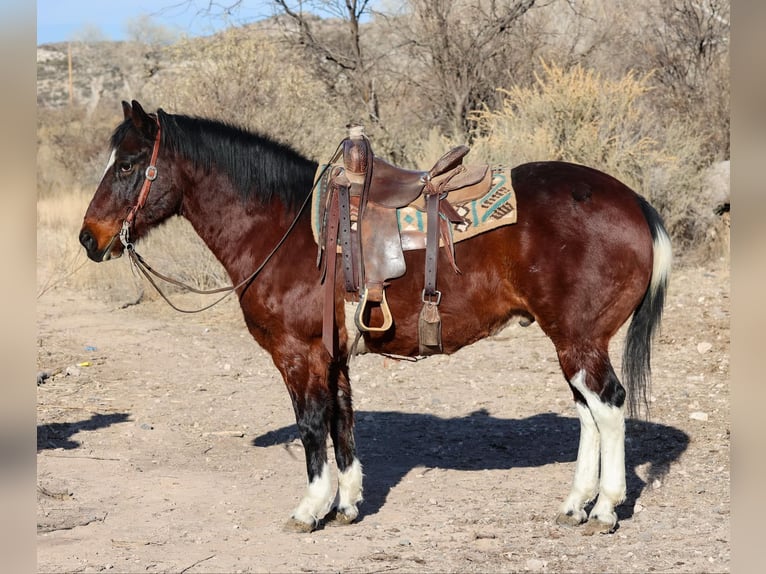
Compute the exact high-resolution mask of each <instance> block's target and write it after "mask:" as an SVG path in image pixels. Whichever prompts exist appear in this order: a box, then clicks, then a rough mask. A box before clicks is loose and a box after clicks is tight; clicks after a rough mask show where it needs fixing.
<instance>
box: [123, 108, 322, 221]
mask: <svg viewBox="0 0 766 574" xmlns="http://www.w3.org/2000/svg"><path fill="white" fill-rule="evenodd" d="M158 117H159V119H160V125H161V126H162V147H163V149H165V150H167V151H169V152H171V153H176V154H178V155H179V156H180V157H183V158H185V159H187V160H189V161H191V162H192V163H194V165H195V166H197V167H199V168H201V169H203V170H204V171H205V172H206V173H209V172H210V171H211V170H212V169H213V168H215V169H217V170H220V171H221V172H222V173H225V174H226V175H228V176H229V178H231V180H232V182H233V183H234V186H235V188H236V189H237V190H238V191H239V193H240V194H241V195H242V197H243V198H244V199H257V200H259V201H261V202H262V203H264V204H267V203H269V202H270V201H271V200H272V199H274V198H277V199H279V200H281V201H282V202H283V203H284V204H285V205H287V206H289V207H292V208H295V207H296V206H299V205H300V204H301V203H302V202H303V200H304V199H305V198H306V195H307V194H308V193H309V192H310V190H311V185H312V182H313V177H314V173H315V172H316V168H317V164H316V163H315V162H313V161H311V160H309V159H307V158H305V157H303V156H302V155H300V154H299V153H298V152H296V151H295V150H294V149H292V148H291V147H290V146H288V145H285V144H282V143H279V142H277V141H275V140H272V139H269V138H268V137H265V136H262V135H259V134H255V133H251V132H248V131H246V130H244V129H242V128H239V127H236V126H233V125H230V124H227V123H224V122H220V121H216V120H210V119H205V118H198V117H190V116H185V115H175V114H173V115H171V114H167V113H165V112H163V111H162V110H159V112H158ZM130 126H131V123H130V120H126V121H125V122H123V123H122V124H121V125H120V126H119V127H118V128H117V129H116V130H115V132H114V134H113V135H112V139H111V144H112V147H113V148H114V147H116V146H117V145H118V144H119V143H120V142H121V141H122V139H123V138H124V137H125V135H126V133H127V131H128V129H130Z"/></svg>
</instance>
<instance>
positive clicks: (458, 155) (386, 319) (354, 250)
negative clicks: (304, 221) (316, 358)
mask: <svg viewBox="0 0 766 574" xmlns="http://www.w3.org/2000/svg"><path fill="white" fill-rule="evenodd" d="M469 151H470V148H468V147H467V146H462V145H461V146H457V147H455V148H453V149H451V150H450V151H448V152H447V153H446V154H444V155H443V156H442V157H441V158H440V159H439V160H438V161H437V162H436V164H435V165H434V166H433V167H432V168H431V169H430V170H428V171H418V170H408V169H403V168H400V167H397V166H395V165H392V164H390V163H387V162H386V161H384V160H382V159H380V158H378V157H375V156H374V154H373V152H372V147H371V145H370V142H369V139H368V138H367V137H366V136H365V134H364V130H363V128H362V127H361V126H358V125H353V126H349V131H348V137H347V138H346V139H344V140H343V141H342V142H341V145H340V146H339V148H338V152H337V153H336V155H335V158H333V161H332V162H331V164H330V165H329V166H328V167H327V168H326V170H325V172H324V173H325V176H324V177H326V185H325V186H324V188H325V189H326V195H325V196H323V197H322V198H321V206H322V207H321V213H320V215H319V217H320V221H321V223H320V230H319V240H318V243H319V253H318V257H317V265H321V274H322V281H323V283H324V286H325V291H324V316H323V341H324V344H325V346H326V348H327V349H328V351H329V352H330V354H331V356H334V355H335V351H336V349H337V339H336V338H335V304H334V302H335V267H336V256H337V253H338V252H340V253H341V258H342V268H343V277H344V282H345V288H346V291H347V292H349V293H354V294H356V296H358V298H359V306H358V307H357V310H356V314H355V316H354V322H355V324H356V326H357V328H358V329H359V331H360V333H361V332H385V331H387V330H388V329H390V328H391V326H392V324H393V315H392V313H391V310H390V308H389V306H388V302H387V301H386V290H385V288H386V286H387V285H388V281H389V280H391V279H395V278H397V277H401V276H402V275H404V274H405V272H406V270H407V267H406V264H405V260H404V253H403V251H404V250H409V249H425V252H426V253H425V255H426V263H425V278H424V287H423V292H422V302H423V308H422V310H421V313H420V319H419V329H418V335H419V339H420V353H421V354H423V355H428V354H433V353H437V352H440V351H441V317H440V314H439V310H438V305H439V303H440V302H441V292H440V291H438V290H437V289H436V272H437V261H438V254H439V245H440V243H441V244H443V245H444V246H445V248H446V251H447V255H448V258H449V261H450V264H451V266H452V268H453V269H454V270H455V272H456V273H460V270H459V269H458V267H457V265H456V263H455V256H454V246H453V244H452V233H451V230H450V224H452V223H463V222H464V219H463V217H461V216H460V215H459V214H458V213H457V212H456V211H455V209H454V208H453V206H452V205H451V204H450V202H449V201H448V197H449V194H450V192H453V191H456V190H458V189H461V190H465V189H466V188H469V187H473V188H476V190H475V194H474V195H477V196H478V195H480V194H482V193H485V192H486V191H487V190H488V189H489V186H490V180H491V177H490V175H491V174H490V173H489V166H488V165H472V166H464V165H462V161H463V157H464V156H465V155H466V154H467V153H468V152H469ZM469 191H470V190H469ZM410 204H413V205H416V206H418V205H419V208H420V209H421V210H423V211H425V213H426V233H425V241H424V242H423V241H422V239H421V240H418V239H413V238H412V237H409V238H406V237H403V236H402V234H401V233H400V230H399V224H398V221H397V209H399V208H403V207H406V206H408V205H410ZM323 252H324V257H323ZM328 268H329V269H330V272H329V273H328V272H327V270H328ZM374 305H377V306H379V307H380V310H381V312H382V316H383V321H382V323H381V324H380V325H371V324H370V321H369V310H370V307H371V306H374Z"/></svg>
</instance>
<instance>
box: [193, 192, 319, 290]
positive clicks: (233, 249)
mask: <svg viewBox="0 0 766 574" xmlns="http://www.w3.org/2000/svg"><path fill="white" fill-rule="evenodd" d="M182 214H183V216H184V217H185V218H186V219H187V220H188V221H189V222H190V223H191V225H192V227H194V229H195V231H196V232H197V234H198V235H199V236H200V238H201V239H202V240H203V241H204V242H205V244H206V245H207V247H208V248H209V249H210V250H211V251H212V252H213V254H214V255H215V256H216V258H217V259H218V260H219V261H220V262H221V264H222V265H223V266H224V268H225V269H226V271H227V272H228V274H229V276H230V277H231V279H232V281H234V282H239V281H241V280H243V279H244V278H246V277H247V276H248V275H250V274H251V273H252V272H253V271H255V269H256V268H257V267H258V266H259V265H260V264H261V263H262V262H263V261H264V260H265V259H266V258H267V257H268V256H269V253H270V252H271V251H272V250H273V249H274V248H275V247H276V246H277V244H278V243H279V242H280V240H281V239H282V237H283V236H284V235H285V234H286V233H287V230H288V228H289V227H290V225H291V223H292V222H293V220H294V219H295V217H296V214H295V213H291V210H289V209H287V208H286V207H285V206H284V205H282V204H281V203H280V202H279V201H278V200H274V201H273V202H272V205H269V206H268V207H265V206H260V205H258V204H257V203H255V200H245V199H243V198H242V197H241V196H240V195H239V194H238V193H237V192H236V191H234V190H233V189H232V188H231V186H230V185H229V184H228V183H226V184H221V183H220V180H219V181H216V182H215V183H213V182H212V181H207V178H206V179H204V180H202V181H200V183H199V184H198V185H196V186H194V187H193V188H187V191H186V192H185V194H184V204H183V209H182ZM303 227H306V228H308V225H304V226H301V225H297V226H296V227H295V229H293V231H291V232H290V237H291V238H293V239H298V238H299V237H302V236H303V235H305V234H306V233H307V231H306V230H305V229H303ZM310 233H311V231H310V229H308V234H309V235H310Z"/></svg>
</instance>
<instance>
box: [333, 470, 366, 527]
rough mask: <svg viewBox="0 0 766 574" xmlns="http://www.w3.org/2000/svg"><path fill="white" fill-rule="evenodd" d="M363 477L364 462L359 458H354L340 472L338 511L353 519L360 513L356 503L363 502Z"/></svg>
mask: <svg viewBox="0 0 766 574" xmlns="http://www.w3.org/2000/svg"><path fill="white" fill-rule="evenodd" d="M362 477H363V475H362V463H360V462H359V459H358V458H354V462H352V463H351V465H349V467H348V468H346V470H345V472H339V473H338V499H337V507H338V511H339V512H342V513H343V514H345V515H346V516H348V517H349V518H350V519H352V520H353V519H354V518H356V517H357V516H358V514H359V510H358V509H357V507H356V505H357V504H358V503H360V502H362Z"/></svg>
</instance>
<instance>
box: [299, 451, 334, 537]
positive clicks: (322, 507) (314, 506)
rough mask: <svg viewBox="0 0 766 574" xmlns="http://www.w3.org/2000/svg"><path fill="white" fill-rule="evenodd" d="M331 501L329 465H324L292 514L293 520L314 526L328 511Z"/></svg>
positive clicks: (331, 489)
mask: <svg viewBox="0 0 766 574" xmlns="http://www.w3.org/2000/svg"><path fill="white" fill-rule="evenodd" d="M332 501H333V488H332V480H331V479H330V465H329V464H328V463H324V466H323V467H322V472H321V474H320V475H319V476H317V477H315V478H314V480H312V481H311V482H310V483H309V485H308V488H307V489H306V495H305V496H304V497H303V500H301V503H300V504H299V505H298V508H296V509H295V512H293V518H295V519H296V520H299V521H301V522H305V523H306V524H314V525H316V523H317V522H319V520H320V519H321V518H324V516H325V515H326V514H327V513H328V512H329V511H330V508H331V506H332Z"/></svg>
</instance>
